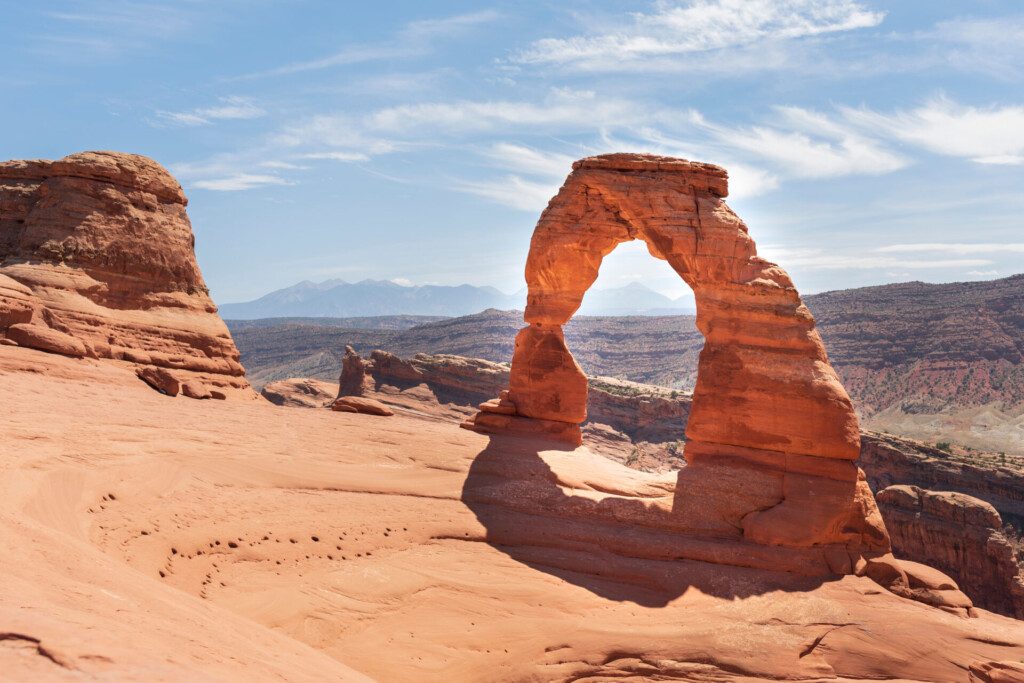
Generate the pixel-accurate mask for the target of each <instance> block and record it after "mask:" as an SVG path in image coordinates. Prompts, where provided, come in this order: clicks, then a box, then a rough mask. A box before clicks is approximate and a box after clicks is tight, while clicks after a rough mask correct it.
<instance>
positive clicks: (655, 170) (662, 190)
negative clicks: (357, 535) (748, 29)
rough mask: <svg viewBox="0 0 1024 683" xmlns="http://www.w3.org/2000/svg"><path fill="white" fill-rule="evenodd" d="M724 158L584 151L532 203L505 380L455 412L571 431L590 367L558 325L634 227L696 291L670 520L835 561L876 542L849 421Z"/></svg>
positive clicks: (580, 412)
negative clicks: (517, 322) (681, 456)
mask: <svg viewBox="0 0 1024 683" xmlns="http://www.w3.org/2000/svg"><path fill="white" fill-rule="evenodd" d="M727 182H728V176H727V174H726V172H725V170H724V169H722V168H719V167H717V166H712V165H710V164H701V163H695V162H690V161H684V160H682V159H671V158H667V157H655V156H649V155H636V154H611V155H604V156H598V157H591V158H587V159H582V160H580V161H577V162H576V163H575V164H573V171H572V173H571V174H570V175H569V177H568V179H566V182H565V184H564V185H563V186H562V189H561V190H560V191H559V193H558V195H556V196H555V197H554V199H552V200H551V202H550V203H549V204H548V207H547V209H545V211H544V213H543V214H542V215H541V217H540V221H539V222H538V223H537V228H536V230H535V231H534V233H533V238H532V240H531V243H530V253H529V257H528V260H527V263H526V281H527V285H528V287H529V291H528V296H527V306H526V313H525V316H524V317H525V321H526V323H527V326H526V327H524V328H523V329H522V330H521V331H520V332H519V334H518V335H517V337H516V343H515V352H514V355H513V358H512V371H511V376H510V381H509V388H508V390H506V391H503V392H502V393H501V396H500V397H499V398H498V399H496V400H492V401H488V402H487V403H484V404H482V405H481V406H480V412H479V413H477V414H476V416H474V417H473V418H472V419H471V420H469V421H467V422H466V423H465V424H464V425H463V426H465V427H467V428H469V429H474V430H477V431H481V432H485V433H526V434H532V435H542V436H548V437H553V438H556V439H560V440H563V441H568V442H569V443H571V444H573V445H576V446H578V445H580V443H581V436H580V427H579V425H580V423H581V422H583V421H584V420H585V419H586V404H587V379H586V376H585V375H584V374H583V371H582V370H581V369H580V367H579V365H578V364H577V363H576V360H575V359H574V358H573V357H572V354H571V353H570V352H569V349H568V348H567V347H566V345H565V338H564V336H563V334H562V325H563V324H564V323H566V322H567V321H568V320H569V318H570V317H572V315H573V314H574V313H575V312H576V310H577V309H578V308H579V306H580V304H581V303H582V300H583V295H584V294H585V293H586V291H587V289H588V288H589V287H590V286H591V285H592V284H593V283H594V280H595V279H596V278H597V273H598V270H599V268H600V265H601V261H602V259H603V258H604V257H605V256H606V255H607V254H608V253H610V252H611V251H612V250H613V249H614V248H615V247H616V246H617V245H619V244H621V243H622V242H626V241H629V240H633V239H640V240H643V241H644V242H645V243H646V244H647V248H648V250H649V251H650V253H651V254H652V255H653V256H655V257H657V258H660V259H664V260H666V261H668V263H669V264H670V265H671V266H672V268H673V269H674V270H675V271H676V272H677V273H678V274H679V276H680V277H681V278H682V279H683V280H684V281H686V283H687V284H688V285H689V286H690V288H691V289H692V290H693V292H694V296H695V298H696V303H697V327H698V329H699V330H700V331H701V333H702V334H703V335H704V338H705V344H704V348H703V350H702V351H701V354H700V361H699V365H698V373H697V386H696V388H695V390H694V394H693V404H692V407H691V410H690V418H689V422H688V424H687V429H686V435H687V441H686V448H685V458H686V462H687V466H686V467H685V468H684V469H682V470H680V472H679V475H678V482H677V484H676V488H675V492H674V503H673V505H672V509H671V518H672V522H671V524H672V525H673V526H674V527H677V528H678V529H680V530H685V531H687V533H693V534H696V535H698V536H710V537H715V538H732V539H742V540H743V541H744V542H752V543H755V544H763V545H787V546H800V547H803V546H819V547H820V548H821V549H822V552H823V553H824V557H825V558H826V559H827V562H828V563H829V565H830V566H831V567H833V571H836V572H838V573H847V572H850V571H853V569H854V567H855V566H856V565H857V563H858V562H861V560H860V559H858V558H862V557H863V556H864V553H868V554H869V555H870V554H880V553H885V552H888V550H889V540H888V536H887V534H886V532H885V528H884V525H883V524H882V522H881V518H880V516H879V515H878V511H877V508H876V507H875V504H874V500H873V497H872V495H871V492H870V490H869V489H868V488H867V485H866V483H865V482H864V479H863V476H862V475H860V473H859V472H858V470H857V467H856V466H855V465H854V463H853V461H854V460H855V459H856V458H857V456H858V453H859V450H860V430H859V426H858V424H857V417H856V415H855V414H854V411H853V406H852V404H851V402H850V398H849V396H848V395H847V393H846V390H845V389H843V387H842V385H841V384H840V382H839V379H838V377H837V376H836V373H835V371H834V370H833V369H832V367H831V366H830V365H829V363H828V357H827V356H826V354H825V349H824V347H823V345H822V343H821V338H820V337H819V335H818V333H817V331H816V330H815V327H814V318H813V317H812V316H811V314H810V312H809V311H808V310H807V308H806V307H805V306H804V305H803V302H802V301H801V300H800V295H799V294H798V293H797V291H796V289H795V288H794V287H793V283H792V281H791V280H790V279H789V276H788V275H786V273H785V271H783V270H782V269H781V268H779V267H778V266H777V265H775V264H774V263H771V262H769V261H766V260H764V259H762V258H760V257H759V256H758V255H757V248H756V246H755V244H754V241H753V240H752V239H751V238H750V235H749V234H748V232H747V226H746V225H744V223H743V221H741V220H740V219H739V217H737V216H736V214H734V213H733V212H732V210H731V209H729V207H728V206H727V205H726V203H725V201H724V197H725V196H726V195H727V193H728V187H727Z"/></svg>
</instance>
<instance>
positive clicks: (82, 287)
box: [0, 152, 253, 397]
mask: <svg viewBox="0 0 1024 683" xmlns="http://www.w3.org/2000/svg"><path fill="white" fill-rule="evenodd" d="M186 203H187V200H186V199H185V195H184V193H183V192H182V190H181V186H180V185H179V184H178V183H177V181H175V180H174V178H173V177H171V175H170V174H169V173H167V171H166V170H164V169H163V168H162V167H161V166H160V165H159V164H157V163H156V162H154V161H152V160H151V159H147V158H146V157H142V156H138V155H135V154H120V153H115V152H82V153H79V154H72V155H70V156H67V157H65V158H63V159H61V160H59V161H8V162H3V163H0V337H3V338H6V339H7V340H9V341H13V342H16V343H17V344H18V345H20V346H25V347H27V348H34V349H38V350H41V351H48V352H50V353H58V354H61V355H66V356H72V357H84V356H88V357H92V358H104V359H114V360H119V361H127V362H129V363H133V364H136V365H138V366H141V367H156V368H163V369H164V370H166V371H167V372H169V373H172V374H173V375H174V376H175V377H176V379H177V381H179V382H180V383H189V385H190V390H189V392H187V393H188V394H195V395H198V396H208V395H212V392H214V391H216V392H218V393H221V394H224V392H225V391H227V392H229V393H235V394H237V395H239V396H242V395H244V396H250V397H251V396H253V393H252V391H251V389H250V388H249V385H248V383H247V382H246V380H245V377H244V375H245V370H244V368H243V367H242V365H241V364H240V363H239V355H238V351H237V349H236V348H235V345H234V342H233V341H232V340H231V335H230V334H229V333H228V330H227V327H226V326H225V325H224V323H223V321H222V320H221V319H220V318H219V317H218V316H217V309H216V307H215V306H214V304H213V302H212V301H211V300H210V297H209V295H208V293H207V290H206V285H205V283H204V282H203V278H202V275H201V273H200V272H199V266H198V264H197V263H196V259H195V253H194V250H193V246H194V237H193V235H192V229H191V226H190V224H189V220H188V216H187V215H186V213H185V205H186Z"/></svg>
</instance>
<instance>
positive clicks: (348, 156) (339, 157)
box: [300, 152, 370, 161]
mask: <svg viewBox="0 0 1024 683" xmlns="http://www.w3.org/2000/svg"><path fill="white" fill-rule="evenodd" d="M300 156H301V158H303V159H330V160H331V161H368V160H369V159H370V157H369V156H367V155H366V154H363V153H361V152H309V153H308V154H302V155H300Z"/></svg>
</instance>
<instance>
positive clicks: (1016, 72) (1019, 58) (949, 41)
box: [914, 14, 1024, 81]
mask: <svg viewBox="0 0 1024 683" xmlns="http://www.w3.org/2000/svg"><path fill="white" fill-rule="evenodd" d="M914 38H915V39H917V40H918V41H920V42H921V43H923V44H924V45H928V46H937V47H938V50H936V51H935V52H937V54H935V55H934V58H935V61H939V62H941V63H945V64H948V65H950V66H953V67H955V68H957V69H961V70H963V71H969V72H978V73H983V74H985V75H987V76H989V77H992V78H997V79H1000V80H1005V81H1012V80H1015V79H1018V78H1020V76H1021V75H1022V74H1024V15H1021V14H1017V15H1011V16H1005V17H999V18H998V19H979V18H969V17H964V18H959V19H953V20H949V21H942V22H939V23H938V24H936V25H935V26H934V27H933V28H932V29H930V30H927V31H920V32H918V33H917V34H915V36H914Z"/></svg>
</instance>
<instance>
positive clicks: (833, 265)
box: [758, 245, 992, 270]
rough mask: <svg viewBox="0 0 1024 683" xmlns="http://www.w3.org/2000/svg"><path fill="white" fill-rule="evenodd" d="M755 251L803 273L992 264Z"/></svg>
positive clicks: (873, 253)
mask: <svg viewBox="0 0 1024 683" xmlns="http://www.w3.org/2000/svg"><path fill="white" fill-rule="evenodd" d="M758 251H759V252H760V253H761V254H762V255H763V256H765V257H766V258H769V259H771V260H773V261H775V262H776V263H779V264H780V265H782V266H783V267H784V268H794V269H796V268H799V269H802V270H882V269H903V270H930V269H955V268H975V267H978V266H988V265H991V264H992V261H991V260H989V259H978V258H910V257H906V256H900V257H895V256H890V255H887V254H885V253H884V252H881V251H880V250H877V249H876V250H867V251H862V252H859V253H857V252H850V251H843V252H836V251H828V250H825V249H815V248H786V247H780V246H775V245H762V246H761V248H760V249H759V250H758Z"/></svg>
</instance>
